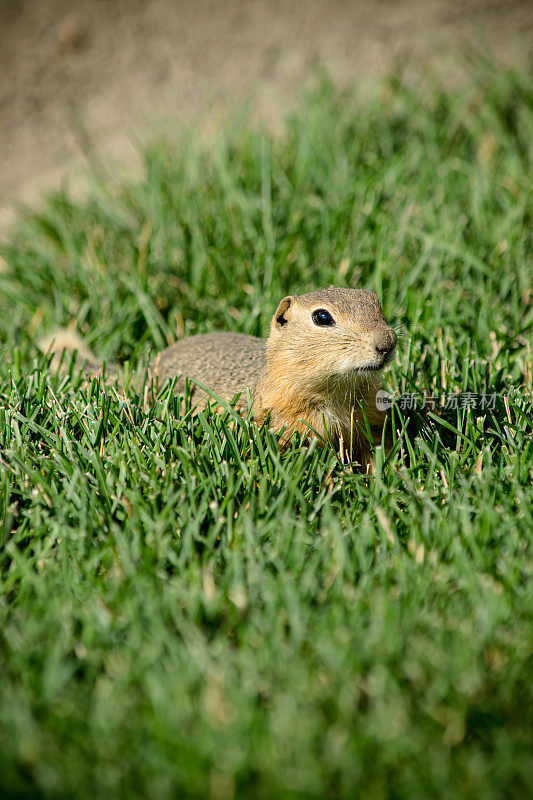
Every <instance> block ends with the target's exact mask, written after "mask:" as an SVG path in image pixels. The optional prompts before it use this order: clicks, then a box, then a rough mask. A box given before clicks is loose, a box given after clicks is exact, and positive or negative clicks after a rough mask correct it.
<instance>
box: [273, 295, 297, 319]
mask: <svg viewBox="0 0 533 800" xmlns="http://www.w3.org/2000/svg"><path fill="white" fill-rule="evenodd" d="M292 299H293V298H292V295H289V296H288V297H284V298H283V300H282V301H281V302H280V304H279V306H278V308H277V311H276V313H275V314H274V321H275V323H276V325H286V324H287V322H288V321H289V320H288V318H287V311H288V310H289V308H290V305H291V303H292Z"/></svg>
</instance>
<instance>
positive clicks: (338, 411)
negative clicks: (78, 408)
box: [41, 288, 397, 471]
mask: <svg viewBox="0 0 533 800" xmlns="http://www.w3.org/2000/svg"><path fill="white" fill-rule="evenodd" d="M396 342H397V337H396V334H395V332H394V330H393V329H392V328H391V327H390V326H389V325H388V324H387V322H386V321H385V317H384V315H383V311H382V308H381V305H380V303H379V300H378V298H377V297H376V295H375V294H374V293H373V292H369V291H367V290H366V289H335V288H329V289H323V290H321V291H317V292H310V293H309V294H301V295H289V296H288V297H284V298H283V300H282V301H281V302H280V304H279V306H278V308H277V310H276V313H275V314H274V316H273V318H272V322H271V325H270V335H269V337H268V339H258V338H256V337H254V336H246V335H244V334H240V333H208V334H203V335H199V336H191V337H189V338H185V339H182V340H181V341H179V342H177V343H176V344H173V345H172V346H171V347H168V348H167V349H166V350H163V351H162V352H161V353H159V354H158V355H157V356H156V358H155V359H153V361H152V362H151V364H150V370H149V372H150V376H151V377H152V378H154V379H155V378H157V380H158V383H159V385H160V386H161V384H162V382H163V381H165V380H166V379H168V378H176V377H177V376H180V377H179V380H178V381H177V382H176V392H183V391H184V389H185V380H186V378H189V379H190V380H191V382H192V384H193V385H192V387H191V392H192V399H193V402H197V403H198V406H197V407H198V408H202V407H204V406H205V405H206V403H207V402H208V401H209V400H210V398H209V397H207V396H206V395H205V392H204V391H203V390H202V389H201V388H200V387H199V386H194V381H195V380H197V381H200V383H202V384H204V386H206V387H208V388H209V389H211V390H212V391H213V392H214V393H215V394H217V395H219V396H220V397H221V398H223V399H224V400H227V401H229V400H232V399H233V398H234V396H235V395H236V394H238V393H240V392H244V391H245V390H246V389H249V390H250V393H251V396H252V398H253V416H254V419H255V421H256V422H257V423H258V424H259V425H261V424H262V423H263V422H264V421H265V420H266V419H267V417H268V415H270V426H271V427H272V428H273V429H275V430H280V429H281V428H283V427H284V426H285V431H284V433H283V436H282V440H283V441H287V440H288V439H289V438H290V437H291V436H292V434H293V433H294V432H295V431H298V432H299V433H300V434H302V435H303V436H311V437H314V436H315V435H316V434H318V436H319V437H321V438H322V439H328V438H329V439H330V440H331V441H332V443H333V444H334V446H335V447H336V448H338V449H339V450H340V451H341V452H344V453H346V452H349V453H351V455H352V457H353V458H354V459H355V460H357V461H358V462H359V463H360V464H361V465H362V467H363V469H364V470H365V471H366V470H368V469H369V468H371V467H372V456H371V447H369V443H368V437H367V436H366V435H365V434H364V433H363V431H362V428H365V422H364V416H363V413H362V410H361V403H362V404H363V406H364V410H365V414H366V419H367V421H368V424H369V426H370V430H371V433H372V437H373V439H374V442H375V443H376V444H378V443H380V442H381V433H382V429H383V423H384V419H385V414H384V413H383V412H382V411H380V410H379V409H378V408H377V407H376V393H377V392H378V390H379V388H380V377H379V372H380V371H381V370H382V369H383V367H385V366H386V364H387V363H388V362H389V361H390V360H391V358H392V355H393V353H394V349H395V347H396ZM41 347H42V349H44V350H45V351H48V350H50V351H53V352H54V353H56V354H59V353H61V352H62V351H63V350H67V351H69V352H72V351H73V350H77V351H78V356H79V358H81V359H83V360H84V362H85V370H86V371H87V372H88V373H90V374H94V375H96V374H99V373H101V371H102V367H103V362H101V361H99V360H98V359H96V358H95V356H94V355H93V354H92V353H91V351H90V350H88V349H87V347H86V346H85V345H84V343H83V341H82V340H81V339H80V338H79V337H78V336H77V335H76V334H74V335H73V334H72V333H71V332H68V331H62V332H59V333H57V334H55V335H54V336H53V337H48V339H47V340H45V341H43V342H42V343H41ZM106 374H107V375H111V376H113V375H117V374H118V367H116V366H114V365H111V367H110V368H109V367H107V368H106Z"/></svg>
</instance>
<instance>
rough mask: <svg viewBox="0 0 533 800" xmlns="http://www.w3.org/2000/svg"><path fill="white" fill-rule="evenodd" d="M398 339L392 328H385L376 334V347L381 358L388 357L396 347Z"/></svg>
mask: <svg viewBox="0 0 533 800" xmlns="http://www.w3.org/2000/svg"><path fill="white" fill-rule="evenodd" d="M397 341H398V337H397V336H396V334H395V333H394V331H393V330H392V328H385V329H384V330H380V331H377V332H376V333H375V334H374V346H375V348H376V350H377V351H378V353H379V354H380V355H381V356H388V355H389V353H391V352H392V351H393V350H394V348H395V347H396V342H397Z"/></svg>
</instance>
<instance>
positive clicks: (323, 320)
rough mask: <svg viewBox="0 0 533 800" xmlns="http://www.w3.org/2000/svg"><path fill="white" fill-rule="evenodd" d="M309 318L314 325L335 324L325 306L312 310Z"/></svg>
mask: <svg viewBox="0 0 533 800" xmlns="http://www.w3.org/2000/svg"><path fill="white" fill-rule="evenodd" d="M311 318H312V320H313V322H314V323H315V325H335V320H334V319H333V317H332V316H331V314H330V313H329V311H326V309H325V308H318V309H317V310H316V311H313V313H312V314H311Z"/></svg>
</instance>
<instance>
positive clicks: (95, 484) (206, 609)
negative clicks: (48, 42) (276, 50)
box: [0, 67, 533, 800]
mask: <svg viewBox="0 0 533 800" xmlns="http://www.w3.org/2000/svg"><path fill="white" fill-rule="evenodd" d="M532 142H533V81H532V79H531V76H530V75H528V74H525V73H520V72H518V73H514V72H504V71H501V70H488V69H486V68H483V67H479V69H477V71H476V73H475V79H473V80H472V82H471V83H470V84H468V85H465V86H463V87H460V88H458V89H455V90H450V91H448V90H445V89H443V88H441V87H440V86H439V85H436V84H432V83H430V82H427V83H426V84H425V85H424V86H422V87H419V88H418V89H417V90H414V89H411V88H408V86H406V85H405V84H404V83H403V82H402V80H400V79H397V78H394V79H391V80H389V81H388V82H386V83H383V84H381V85H380V86H379V87H376V89H375V91H374V92H372V93H370V94H369V95H367V96H366V97H365V98H362V97H359V96H358V94H357V93H356V92H354V93H352V92H348V93H339V92H338V91H337V90H335V88H334V87H332V86H330V85H329V84H328V83H327V81H324V82H322V83H320V85H319V86H318V87H317V88H316V89H314V90H313V91H311V92H310V93H309V94H308V95H307V96H306V97H305V99H304V102H302V104H301V106H300V107H299V110H297V111H296V112H295V113H294V114H293V115H292V116H291V117H290V118H289V119H288V121H287V127H286V130H285V132H284V133H283V135H281V136H279V137H278V138H272V137H270V136H269V135H268V134H266V133H264V132H261V131H260V130H257V129H254V128H253V127H251V126H250V125H249V123H247V122H246V120H244V121H237V122H235V124H233V125H231V126H229V127H228V128H227V130H225V131H224V132H223V133H221V134H220V136H218V137H216V140H215V141H214V142H213V144H212V146H210V147H207V146H203V147H202V146H201V145H199V144H198V143H197V142H196V141H195V136H194V133H193V132H192V133H190V135H184V136H183V137H181V138H179V137H178V138H176V139H174V140H173V141H170V140H168V141H158V142H156V143H155V144H154V145H153V147H151V148H149V149H148V150H147V151H146V153H145V161H144V164H145V169H144V175H143V177H142V179H141V180H139V181H137V182H135V183H134V182H132V183H130V184H129V185H118V186H117V185H116V183H114V182H113V181H112V180H110V179H105V178H104V177H102V176H99V175H95V187H94V190H93V192H92V193H91V195H90V196H89V197H88V198H87V199H86V201H84V202H77V201H76V202H75V201H73V200H71V199H69V196H68V193H66V192H64V193H59V194H56V195H55V196H53V197H50V198H49V199H48V200H47V202H46V204H45V206H44V210H43V211H42V212H40V213H30V214H28V215H27V216H26V218H25V219H24V220H21V222H20V223H19V224H18V226H17V229H16V230H15V231H14V232H13V235H12V240H11V244H9V245H7V246H5V247H4V248H3V262H2V271H1V273H0V289H1V299H0V341H1V343H2V345H1V346H2V358H1V359H0V386H1V389H0V391H1V407H0V448H1V452H0V457H1V478H0V504H1V522H2V527H1V528H0V535H1V550H0V575H1V584H0V794H2V796H4V797H6V796H7V797H28V798H41V797H42V798H105V800H110V799H111V798H117V800H118V799H119V798H120V799H121V800H123V798H150V800H158V799H159V798H189V797H190V798H193V797H196V798H208V797H210V798H214V800H227V798H231V797H237V798H271V797H276V798H277V797H283V798H284V797H286V798H296V797H306V798H311V797H316V798H325V797H345V798H354V797H358V796H366V797H371V798H373V799H374V798H384V797H387V798H409V800H416V798H428V797H431V798H450V797H465V798H472V797H480V798H481V797H482V798H504V797H505V798H509V797H512V796H515V797H524V796H525V795H526V794H527V792H528V791H530V787H531V785H532V781H533V749H532V748H533V736H532V732H533V711H532V709H533V670H532V660H533V626H532V620H533V593H532V560H531V547H532V539H533V512H532V490H531V480H532V469H533V441H532V423H531V420H532V404H531V369H532V366H531V329H532V323H533V308H532V287H531V284H532V280H531V279H532V275H533V263H532V252H533V247H532V235H531V234H532V215H531V200H532V184H531V161H532V145H531V143H532ZM330 283H333V284H335V285H341V286H355V285H362V286H365V287H367V288H371V289H374V290H375V291H377V292H378V293H379V294H380V296H381V297H382V298H383V305H384V308H385V313H386V315H387V317H388V318H389V319H390V320H393V321H395V322H398V323H401V324H402V325H403V326H404V328H405V330H406V333H407V336H405V337H404V338H403V339H402V342H401V345H400V348H399V353H398V358H397V360H396V363H395V364H394V366H393V367H392V369H391V372H390V374H389V377H388V381H389V383H390V386H391V387H394V389H395V390H396V391H397V393H401V392H413V391H417V392H419V393H422V392H427V393H432V394H437V395H439V397H442V396H445V395H448V394H450V393H454V392H456V391H467V390H470V391H473V392H477V393H482V392H497V393H498V401H497V403H496V407H495V409H494V410H493V411H490V410H489V411H486V410H485V411H480V410H479V409H478V410H475V409H470V410H458V411H448V412H445V411H444V410H443V409H438V410H437V413H435V414H431V413H428V411H427V410H421V411H418V412H411V413H409V414H407V413H405V412H404V413H403V414H401V413H399V412H398V411H396V414H395V427H396V429H397V431H398V434H397V441H396V446H395V449H394V451H393V453H392V455H391V457H390V458H389V459H388V460H387V462H384V460H383V457H382V456H380V453H379V451H378V453H377V461H378V469H377V474H376V477H375V478H372V479H368V478H365V477H363V476H361V475H358V474H357V473H356V472H353V471H351V470H350V469H343V468H342V467H341V466H340V465H339V464H338V463H337V461H336V459H335V456H334V454H333V453H332V452H331V451H329V450H319V449H317V448H316V447H314V446H311V447H306V446H303V445H301V444H300V443H298V442H297V441H295V442H293V443H292V444H291V445H290V446H289V448H288V449H287V450H286V451H284V452H279V451H278V449H277V446H276V437H275V436H274V435H273V434H271V433H269V432H268V431H267V430H261V431H260V430H258V429H257V428H256V427H255V426H254V424H253V423H252V422H250V421H249V420H244V421H243V422H242V423H235V421H233V420H232V415H231V413H230V412H227V413H225V414H224V415H221V416H215V415H212V414H210V413H209V412H206V413H205V414H200V415H198V417H196V418H195V419H192V418H191V417H190V415H185V416H184V415H183V414H180V410H179V408H178V406H177V404H176V401H175V399H174V398H173V397H172V396H171V393H170V392H169V391H168V389H167V390H163V391H162V392H161V394H160V396H159V398H158V400H157V402H156V403H155V405H154V407H153V408H152V409H151V410H150V411H149V412H148V413H147V412H145V411H144V410H143V404H142V398H139V397H138V396H137V395H136V394H135V393H134V392H133V391H130V392H129V395H128V398H127V399H124V398H122V397H120V396H117V395H116V394H115V393H114V392H112V391H108V392H107V393H105V392H104V391H103V387H102V386H101V385H100V384H99V383H98V382H97V381H93V382H92V383H90V385H88V386H84V385H83V383H82V381H81V380H80V378H79V376H77V375H76V374H75V373H74V372H73V371H72V370H71V373H69V374H66V375H62V376H54V375H52V374H50V372H49V371H48V370H47V361H46V359H45V358H44V357H43V356H40V355H39V354H38V353H37V350H36V347H35V340H36V339H37V338H38V337H39V336H40V335H41V334H42V333H43V332H45V331H47V330H49V329H50V328H52V327H55V326H58V325H65V324H68V323H69V322H71V321H72V320H75V321H76V324H77V327H78V329H79V330H80V331H81V332H82V333H83V334H84V335H86V338H87V341H88V342H89V344H90V345H91V346H92V347H93V348H94V349H95V350H96V351H97V352H98V353H101V354H102V355H104V356H105V357H106V358H108V359H109V360H111V359H115V358H118V359H119V360H120V361H122V362H125V361H129V362H130V364H131V365H132V366H135V365H136V364H137V363H139V362H141V361H142V360H143V359H144V358H145V356H146V354H147V352H148V351H149V350H150V349H153V350H156V349H158V348H161V347H162V346H164V345H165V344H166V343H167V342H172V341H173V340H174V339H175V338H176V337H177V336H178V335H181V334H182V331H183V329H184V330H185V332H186V333H187V334H191V333H198V332H205V331H208V330H215V329H228V330H236V331H242V332H246V333H251V334H265V333H266V331H267V330H268V324H269V319H270V316H271V314H272V313H273V311H274V309H275V306H276V304H277V302H278V300H279V299H280V298H281V297H282V296H283V295H284V294H286V293H287V292H298V291H308V290H312V289H315V288H319V287H324V286H327V285H328V284H330Z"/></svg>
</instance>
